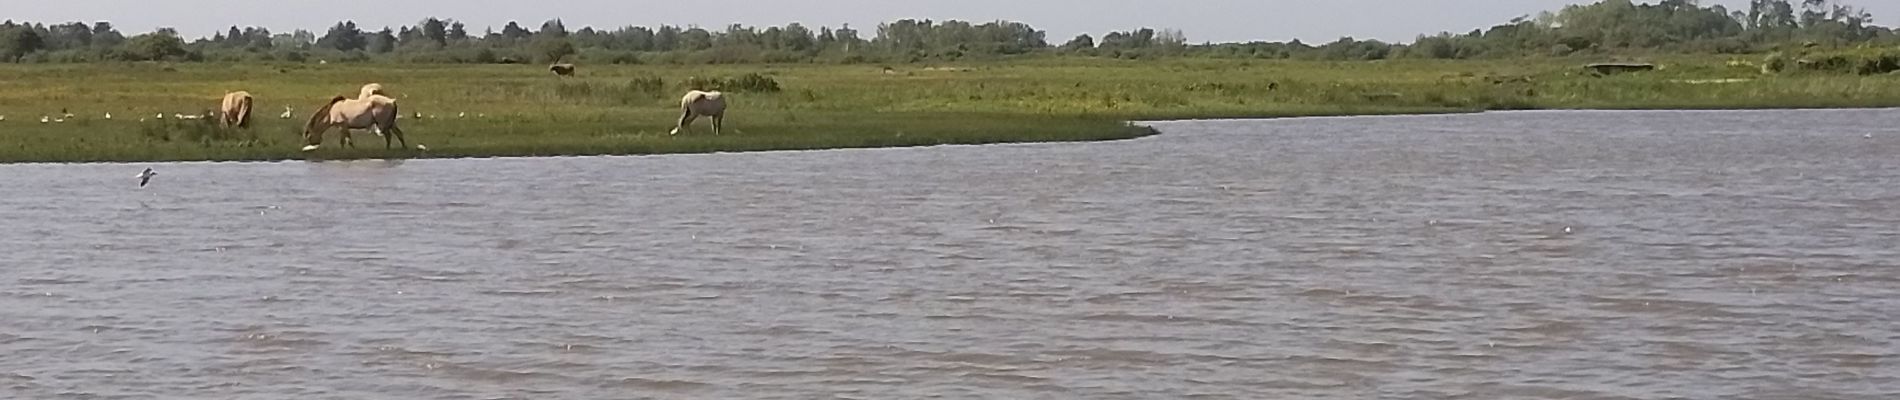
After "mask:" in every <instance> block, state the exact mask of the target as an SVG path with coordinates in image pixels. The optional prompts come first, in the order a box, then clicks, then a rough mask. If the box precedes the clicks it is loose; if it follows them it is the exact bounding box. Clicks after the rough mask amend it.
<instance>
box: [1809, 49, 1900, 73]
mask: <svg viewBox="0 0 1900 400" xmlns="http://www.w3.org/2000/svg"><path fill="white" fill-rule="evenodd" d="M1798 64H1799V65H1800V67H1801V69H1802V70H1804V71H1814V72H1829V73H1839V74H1855V75H1880V74H1886V73H1891V72H1894V71H1900V49H1858V50H1851V51H1843V52H1833V53H1823V54H1816V55H1812V56H1809V57H1807V58H1803V59H1801V60H1800V62H1799V63H1798Z"/></svg>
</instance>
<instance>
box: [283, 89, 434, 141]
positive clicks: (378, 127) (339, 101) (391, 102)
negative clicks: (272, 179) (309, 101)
mask: <svg viewBox="0 0 1900 400" xmlns="http://www.w3.org/2000/svg"><path fill="white" fill-rule="evenodd" d="M398 112H399V111H398V110H397V108H396V99H392V98H389V96H384V95H382V85H376V84H370V85H365V86H363V91H362V92H361V93H360V95H359V97H358V98H355V99H351V98H346V97H343V96H336V97H334V98H331V99H330V103H329V104H326V105H324V106H323V107H322V108H319V109H317V112H316V113H315V114H312V115H311V116H310V123H309V124H306V125H304V131H303V136H304V141H305V144H306V145H305V146H304V148H303V150H304V151H312V150H316V149H317V147H318V146H321V145H323V134H324V133H325V132H328V131H329V130H330V128H342V133H341V135H340V138H339V139H338V143H339V144H340V145H342V146H344V147H351V148H354V147H356V143H355V142H353V141H351V140H350V130H351V129H369V130H371V131H372V132H376V134H378V135H382V136H383V148H384V149H388V148H390V147H391V146H392V145H393V144H394V142H393V141H401V142H402V146H403V147H405V148H407V147H409V139H407V138H404V137H403V134H402V128H400V127H397V126H396V115H397V113H398ZM385 133H387V134H385ZM416 147H417V148H422V146H420V145H418V146H416Z"/></svg>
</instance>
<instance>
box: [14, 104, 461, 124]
mask: <svg viewBox="0 0 1900 400" xmlns="http://www.w3.org/2000/svg"><path fill="white" fill-rule="evenodd" d="M296 116H297V115H296V110H295V109H292V108H290V106H284V113H282V114H277V118H278V119H291V118H296ZM217 117H218V116H217V113H216V112H206V113H205V114H183V113H172V114H171V116H170V117H167V116H165V113H158V114H154V115H152V117H151V118H139V122H145V121H148V120H154V119H156V120H163V119H165V118H172V119H181V120H200V119H213V118H217ZM455 117H456V118H468V117H469V114H468V113H467V112H462V113H457V114H456V115H455ZM475 117H476V118H488V114H475ZM101 118H102V119H107V120H110V119H112V113H110V112H107V113H105V114H104V115H103V116H102V117H101ZM397 118H414V119H440V118H441V117H440V116H437V115H433V114H432V115H422V113H415V114H413V115H410V116H400V115H399V116H397ZM78 119H79V116H77V115H73V113H71V112H68V111H66V110H65V109H61V110H59V116H53V115H41V116H40V123H42V124H59V123H65V122H66V121H77V120H78ZM0 122H7V116H6V115H0Z"/></svg>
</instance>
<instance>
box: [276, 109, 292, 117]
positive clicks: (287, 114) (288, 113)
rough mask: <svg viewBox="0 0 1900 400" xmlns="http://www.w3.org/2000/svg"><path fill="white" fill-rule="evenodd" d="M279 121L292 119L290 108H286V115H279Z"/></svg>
mask: <svg viewBox="0 0 1900 400" xmlns="http://www.w3.org/2000/svg"><path fill="white" fill-rule="evenodd" d="M277 118H278V119H290V106H284V113H283V114H277Z"/></svg>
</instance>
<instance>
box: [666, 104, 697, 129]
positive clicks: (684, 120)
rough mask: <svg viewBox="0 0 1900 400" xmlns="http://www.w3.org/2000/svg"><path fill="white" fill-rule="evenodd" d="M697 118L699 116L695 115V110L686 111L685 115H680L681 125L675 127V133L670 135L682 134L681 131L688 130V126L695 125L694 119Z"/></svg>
mask: <svg viewBox="0 0 1900 400" xmlns="http://www.w3.org/2000/svg"><path fill="white" fill-rule="evenodd" d="M697 117H698V116H696V115H693V110H686V112H685V113H683V114H681V115H680V124H679V125H675V126H673V133H669V135H678V134H680V130H681V129H686V127H687V126H691V125H693V119H694V118H697Z"/></svg>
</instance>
